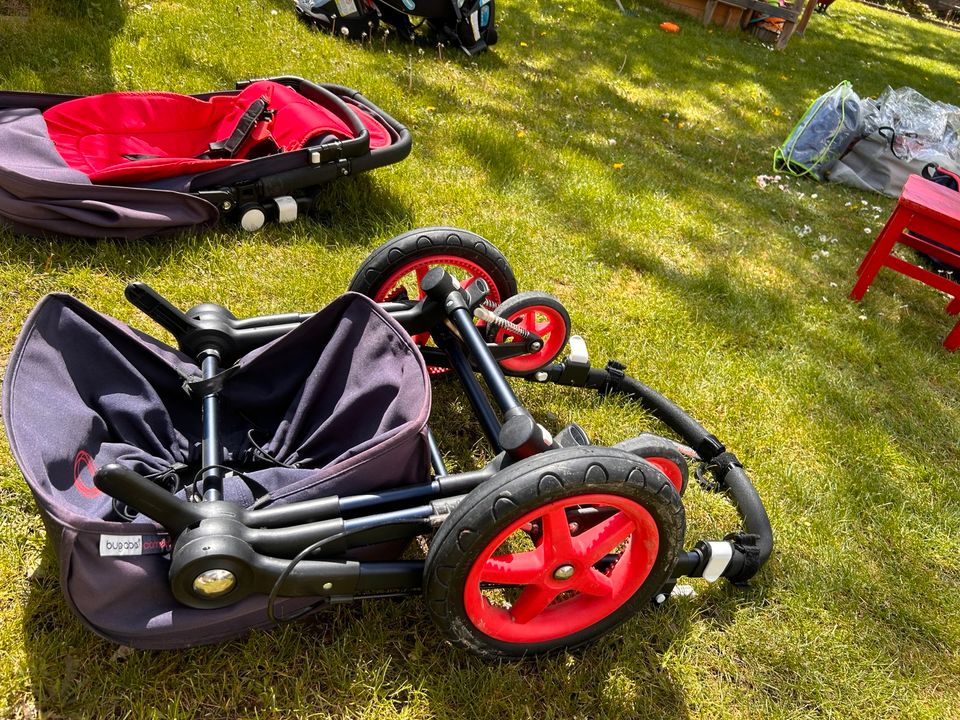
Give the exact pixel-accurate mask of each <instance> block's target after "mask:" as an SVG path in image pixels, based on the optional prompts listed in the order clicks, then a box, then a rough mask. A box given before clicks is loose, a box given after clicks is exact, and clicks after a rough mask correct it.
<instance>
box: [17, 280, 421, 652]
mask: <svg viewBox="0 0 960 720" xmlns="http://www.w3.org/2000/svg"><path fill="white" fill-rule="evenodd" d="M199 377H200V370H199V368H198V367H197V365H196V364H195V363H194V362H193V361H192V360H191V359H190V358H189V357H187V356H186V355H184V354H182V353H180V352H179V351H177V350H174V349H173V348H170V347H168V346H166V345H164V344H163V343H161V342H159V341H157V340H155V339H154V338H151V337H149V336H147V335H144V334H143V333H140V332H137V331H135V330H133V329H131V328H130V327H128V326H126V325H124V324H122V323H120V322H118V321H116V320H114V319H112V318H108V317H106V316H104V315H101V314H99V313H97V312H95V311H93V310H91V309H90V308H88V307H86V306H85V305H83V304H82V303H81V302H79V301H78V300H76V299H74V298H72V297H70V296H67V295H61V294H55V295H49V296H47V297H46V298H44V299H43V300H42V301H41V302H40V303H39V304H38V306H37V307H36V308H35V309H34V311H33V312H32V313H31V315H30V317H29V318H28V320H27V322H26V324H25V327H24V329H23V331H22V333H21V335H20V338H19V339H18V341H17V344H16V346H15V348H14V351H13V354H12V355H11V358H10V363H9V366H8V370H7V374H6V377H5V379H4V386H3V418H4V422H5V424H6V428H7V433H8V436H9V440H10V445H11V448H12V450H13V454H14V457H15V458H16V459H17V462H18V464H19V465H20V468H21V470H22V471H23V474H24V476H25V478H26V480H27V483H28V484H29V486H30V488H31V490H32V491H33V493H34V496H35V497H36V500H37V503H38V505H39V506H40V509H41V511H42V514H43V515H44V520H45V522H46V524H47V527H48V529H49V531H50V536H51V539H52V540H53V541H54V542H55V543H56V544H57V545H58V552H59V559H60V564H61V574H62V580H63V588H64V592H65V594H66V595H67V598H68V600H69V601H70V603H71V605H72V606H73V607H74V608H75V610H76V611H77V612H78V613H79V614H80V616H81V617H82V618H83V619H84V620H85V621H86V622H87V624H89V625H90V626H91V627H92V628H93V629H95V630H96V631H97V632H99V633H100V634H102V635H104V636H105V637H108V638H110V639H113V640H115V641H118V642H123V643H126V644H130V645H134V646H137V647H144V648H167V647H182V646H186V645H195V644H201V643H207V642H215V641H219V640H222V639H224V638H226V637H230V636H233V635H236V634H238V633H240V632H243V631H244V630H246V629H249V628H251V627H254V626H259V625H263V624H266V623H267V618H266V615H265V612H264V598H262V597H255V598H251V599H249V600H247V601H245V602H243V603H241V604H238V605H236V606H233V607H229V608H225V609H222V610H194V609H191V608H186V607H183V606H181V605H179V604H178V603H177V602H176V601H175V600H174V598H173V596H172V595H171V593H170V591H169V588H168V581H167V571H168V567H169V560H168V558H167V556H166V555H164V554H162V552H161V551H162V550H163V549H164V546H163V543H164V542H165V541H164V533H163V530H162V528H160V527H158V526H156V525H155V524H154V523H152V522H151V521H149V520H148V519H146V518H143V517H141V518H139V519H138V521H137V522H135V523H122V522H115V521H113V518H114V516H113V515H112V514H111V512H112V501H111V499H110V498H109V497H106V496H104V495H103V494H101V493H100V492H99V491H98V490H97V489H96V488H95V487H94V485H93V483H92V476H93V473H94V472H95V471H96V469H97V468H99V467H103V466H104V465H106V464H107V463H110V462H119V463H120V464H121V465H124V466H125V467H128V468H131V469H133V470H136V471H137V472H140V473H143V474H149V473H157V472H162V471H163V470H165V469H167V468H170V467H171V466H172V465H174V464H176V463H184V464H186V465H188V466H189V467H190V470H189V472H188V473H187V477H186V479H187V480H188V481H189V480H190V479H192V473H193V472H195V471H196V470H197V469H198V468H199V457H200V455H199V452H200V447H199V443H200V438H201V422H200V403H199V400H198V399H195V398H191V397H190V396H189V395H188V394H187V392H186V391H185V390H184V388H183V384H184V381H185V380H189V379H198V378H199ZM429 409H430V386H429V377H428V375H427V371H426V368H425V367H424V364H423V360H422V358H421V356H420V354H419V352H418V351H417V350H416V349H415V347H414V346H413V345H412V343H411V341H410V339H409V338H408V337H407V335H406V333H404V332H403V330H402V329H401V328H400V327H399V325H397V324H396V323H395V322H394V321H393V320H392V319H391V318H390V317H389V316H387V315H386V314H385V313H384V312H383V311H381V310H380V309H379V308H378V307H377V306H376V305H375V304H374V303H373V302H372V301H370V300H368V299H367V298H365V297H363V296H360V295H356V294H348V295H344V296H343V297H341V298H339V299H337V300H335V301H334V302H333V303H331V304H330V305H329V306H327V307H326V308H325V309H323V310H322V311H320V312H319V313H317V314H316V315H315V316H313V317H312V318H311V319H310V320H308V321H306V322H304V323H303V324H302V325H301V326H299V327H298V328H296V329H294V330H293V331H291V332H290V333H288V334H287V335H285V336H284V337H282V338H280V339H278V340H276V341H274V342H272V343H270V344H269V345H266V346H264V347H262V348H260V349H258V350H256V351H254V352H251V353H249V354H247V355H246V356H244V357H243V358H241V359H240V360H239V361H238V362H237V364H236V368H235V369H234V371H233V374H232V375H230V377H229V379H228V380H227V382H226V385H225V387H224V390H223V393H222V401H221V414H222V441H223V445H224V453H225V457H226V460H227V463H228V464H230V465H231V466H236V467H237V468H238V469H241V470H246V471H247V473H246V474H247V475H248V476H249V478H250V480H251V481H252V484H253V485H254V487H255V488H257V489H258V492H259V491H260V489H261V488H262V490H266V491H268V492H269V493H270V496H271V498H273V499H272V500H271V502H276V503H287V502H295V501H298V500H304V499H309V498H314V497H321V496H325V495H331V494H339V495H347V494H356V493H364V492H369V491H372V490H375V489H378V488H383V487H391V486H396V485H403V484H409V483H414V482H422V481H424V480H425V479H426V478H427V454H426V450H425V441H424V436H425V432H426V430H425V428H426V422H427V417H428V414H429ZM251 431H252V434H253V439H254V440H255V441H256V443H257V444H258V445H260V447H261V448H262V449H263V450H264V451H266V453H267V454H269V455H271V456H272V457H273V458H275V459H276V460H277V461H279V463H282V464H283V465H288V466H291V467H283V466H281V465H277V464H268V463H264V462H263V461H262V460H259V461H258V460H257V459H256V456H255V453H254V449H255V448H254V446H253V445H252V444H251V442H250V439H249V437H248V434H249V433H250V432H251ZM224 493H225V495H226V497H227V499H232V500H233V501H235V502H239V503H241V504H245V505H246V504H249V503H250V502H251V501H252V499H253V492H252V491H251V488H250V483H248V482H246V481H243V480H240V479H239V478H237V477H228V478H226V480H225V485H224ZM123 536H138V537H139V538H140V541H141V542H142V544H143V546H144V548H146V547H147V545H151V544H152V547H153V548H154V550H156V551H157V552H156V553H155V554H143V555H137V556H124V557H111V556H106V557H102V556H101V542H103V541H104V538H106V539H111V538H117V537H123ZM302 602H303V601H302V600H295V601H288V603H293V604H294V605H296V604H301V603H302Z"/></svg>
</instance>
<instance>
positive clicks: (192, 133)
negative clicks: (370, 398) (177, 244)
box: [0, 76, 411, 238]
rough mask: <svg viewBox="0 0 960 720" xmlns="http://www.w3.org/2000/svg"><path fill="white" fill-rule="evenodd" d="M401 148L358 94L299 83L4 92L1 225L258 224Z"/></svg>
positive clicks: (126, 234)
mask: <svg viewBox="0 0 960 720" xmlns="http://www.w3.org/2000/svg"><path fill="white" fill-rule="evenodd" d="M410 146H411V138H410V132H409V131H408V130H407V129H406V128H405V127H404V126H403V125H402V124H400V123H399V122H398V121H396V120H394V119H393V118H392V117H390V115H388V114H387V113H386V112H384V111H383V110H381V109H380V108H378V107H377V106H376V105H374V104H373V103H372V102H370V101H369V100H367V99H366V98H365V97H363V95H361V94H360V93H359V92H357V91H356V90H351V89H350V88H346V87H342V86H340V85H332V84H323V85H319V84H315V83H312V82H309V81H307V80H304V79H303V78H298V77H288V76H283V77H275V78H269V79H268V80H256V81H245V82H240V83H238V84H237V89H236V90H222V91H217V92H211V93H201V94H198V95H176V94H173V93H162V92H161V93H108V94H106V95H95V96H89V97H77V96H72V95H51V94H47V93H27V92H0V225H7V226H10V227H11V228H13V229H14V230H15V231H17V232H21V233H27V234H31V235H42V234H47V233H56V234H60V235H70V236H79V237H123V238H138V237H143V236H146V235H152V234H157V233H161V232H170V231H174V230H182V229H201V228H205V227H210V226H212V225H215V224H216V223H217V222H218V221H220V220H222V219H227V220H230V221H234V222H240V223H241V224H242V225H243V226H244V227H245V228H246V229H256V227H259V226H260V225H262V224H263V222H269V221H272V220H276V221H279V222H288V221H290V220H293V219H296V217H297V216H298V215H299V214H301V213H303V212H308V211H310V210H311V209H312V208H313V207H314V203H315V201H316V199H317V198H318V197H319V196H320V195H321V194H322V193H323V186H324V185H325V184H326V183H328V182H331V181H332V180H335V179H337V178H342V177H346V176H349V175H354V174H356V173H360V172H365V171H367V170H372V169H374V168H378V167H383V166H385V165H389V164H391V163H395V162H399V161H400V160H403V159H404V158H405V157H406V156H407V155H408V154H409V153H410ZM250 218H254V219H255V221H254V222H250Z"/></svg>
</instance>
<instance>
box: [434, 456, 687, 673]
mask: <svg viewBox="0 0 960 720" xmlns="http://www.w3.org/2000/svg"><path fill="white" fill-rule="evenodd" d="M684 528H685V524H684V512H683V506H682V504H681V502H680V496H679V495H678V494H677V492H676V490H675V489H674V487H673V484H672V483H671V482H670V480H669V479H668V478H667V477H666V476H665V475H664V474H663V473H662V472H661V471H660V470H658V469H657V468H656V467H654V466H653V465H651V464H650V463H648V462H646V461H644V460H643V459H641V458H638V457H636V456H635V455H632V454H630V453H628V452H625V451H623V450H618V449H616V448H605V447H592V446H587V447H575V448H563V449H559V450H555V451H548V452H545V453H542V454H540V455H536V456H534V457H531V458H528V459H526V460H523V461H521V462H519V463H516V464H515V465H511V466H510V467H508V468H506V469H504V470H502V471H501V472H500V473H498V474H497V475H496V476H494V478H492V479H491V480H489V481H488V482H486V483H484V484H483V485H481V486H479V487H478V488H477V489H475V490H474V491H473V492H471V493H470V494H469V495H467V497H466V498H464V500H463V501H462V502H461V503H460V504H459V505H458V506H457V508H456V509H455V510H454V511H453V513H451V515H450V517H449V518H447V520H446V521H445V522H444V523H443V525H441V527H440V530H439V531H438V532H437V534H436V536H435V538H434V540H433V542H432V543H431V546H430V552H429V554H428V556H427V561H426V567H425V577H424V592H425V594H426V599H427V608H428V611H429V613H430V615H431V616H432V617H433V619H434V620H435V621H436V622H437V624H438V625H439V626H440V627H441V628H442V629H443V630H444V631H445V632H446V633H447V635H448V637H449V638H450V639H451V640H452V641H453V642H454V643H455V644H457V645H459V646H461V647H464V648H466V649H468V650H471V651H472V652H474V653H476V654H478V655H481V656H483V657H487V658H491V659H494V658H514V657H521V656H524V655H535V654H540V653H547V652H553V651H557V650H561V649H565V648H573V647H576V646H578V645H582V644H584V643H588V642H590V641H592V640H594V639H596V638H598V637H600V636H601V635H603V634H604V633H606V632H608V631H609V630H611V629H613V628H614V627H616V626H617V625H619V624H620V623H622V622H624V621H625V620H627V619H628V618H629V617H630V616H631V615H633V613H634V612H636V611H637V610H638V609H639V608H640V607H642V606H644V605H645V604H647V603H648V601H649V600H650V598H651V597H653V595H654V594H655V593H656V592H657V591H659V590H660V589H661V588H662V587H663V586H664V584H665V583H666V582H668V581H669V579H670V574H671V570H672V569H673V565H674V563H675V561H676V558H677V555H678V553H679V552H680V550H681V547H682V542H683V535H684Z"/></svg>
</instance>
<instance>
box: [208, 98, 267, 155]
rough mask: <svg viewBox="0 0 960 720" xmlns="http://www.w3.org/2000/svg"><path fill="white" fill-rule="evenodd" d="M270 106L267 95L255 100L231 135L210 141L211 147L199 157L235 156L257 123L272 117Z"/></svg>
mask: <svg viewBox="0 0 960 720" xmlns="http://www.w3.org/2000/svg"><path fill="white" fill-rule="evenodd" d="M268 106H269V102H268V100H267V98H265V97H261V98H260V99H259V100H254V101H253V104H251V105H250V107H249V108H247V110H246V112H244V113H243V115H241V116H240V120H239V121H238V122H237V126H236V127H235V128H234V129H233V132H232V133H230V136H229V137H228V138H226V139H225V140H218V141H217V142H212V143H210V149H209V150H207V152H205V153H203V154H202V155H200V156H199V157H201V158H203V159H211V160H219V159H222V158H232V157H234V156H235V155H236V154H237V151H238V150H239V149H240V147H241V146H242V145H243V143H244V142H245V141H246V139H247V138H248V137H250V133H252V132H253V130H254V128H256V127H257V124H258V123H260V121H262V120H268V119H269V118H270V117H272V115H273V111H272V110H270V109H269V107H268Z"/></svg>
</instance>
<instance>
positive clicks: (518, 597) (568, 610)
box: [464, 493, 660, 642]
mask: <svg viewBox="0 0 960 720" xmlns="http://www.w3.org/2000/svg"><path fill="white" fill-rule="evenodd" d="M583 507H587V508H590V509H592V510H596V511H597V512H603V511H605V510H607V511H608V512H609V510H612V511H613V514H611V515H609V517H607V518H606V519H605V520H603V521H602V522H600V523H599V524H597V525H595V526H594V527H591V528H589V529H588V530H585V531H583V532H581V533H577V532H576V531H575V528H576V524H575V523H571V522H570V521H569V520H568V517H567V512H568V510H575V509H582V508H583ZM534 523H536V524H537V525H538V526H539V527H540V528H541V530H540V533H539V534H540V541H539V543H538V544H537V546H536V547H534V548H532V549H526V550H522V549H521V550H512V548H514V547H516V546H517V545H522V543H523V541H524V539H527V542H529V539H528V537H527V535H526V534H525V533H524V531H523V529H522V528H523V527H524V526H525V525H531V524H534ZM572 529H573V531H572ZM659 545H660V543H659V532H658V530H657V525H656V523H655V522H654V520H653V518H652V517H651V516H650V513H649V512H647V510H646V509H645V508H644V507H643V506H642V505H640V504H639V503H637V502H634V501H633V500H630V499H628V498H624V497H619V496H616V495H609V494H601V493H590V494H585V495H575V496H573V497H570V498H567V499H563V500H555V501H553V502H551V503H547V504H546V505H544V506H542V507H540V508H537V509H536V510H533V511H531V512H529V513H527V514H526V515H523V516H522V517H520V518H519V519H518V520H515V521H514V522H512V523H511V524H510V525H508V526H507V527H506V528H504V530H502V531H501V532H500V533H499V534H498V535H497V536H496V537H495V538H494V539H493V540H492V541H491V542H490V543H489V544H488V545H487V547H486V548H484V550H483V551H482V552H481V553H480V555H479V557H478V558H477V560H476V561H475V562H474V564H473V567H472V568H471V569H470V573H469V575H467V583H466V586H465V588H464V606H465V608H466V611H467V617H469V618H470V620H471V621H472V622H473V624H474V625H475V626H476V627H477V629H479V630H480V631H482V632H484V633H486V634H487V635H489V636H490V637H492V638H496V639H498V640H505V641H507V642H544V641H549V640H556V639H557V638H562V637H564V636H566V635H569V634H570V633H573V632H578V631H580V630H583V629H585V628H588V627H590V626H591V625H593V624H594V623H596V622H599V621H600V620H602V619H603V618H605V617H606V616H607V615H609V614H610V613H612V612H613V611H615V610H616V609H617V608H619V607H620V606H621V605H623V604H624V603H625V602H626V601H627V600H629V599H630V598H631V597H633V594H634V593H635V592H636V591H637V590H638V589H639V588H640V586H641V585H642V584H643V581H644V580H646V579H647V576H648V575H649V574H650V569H651V568H652V567H653V563H654V561H655V560H656V557H657V549H658V548H659ZM607 556H613V557H615V558H616V559H615V560H614V561H613V562H612V564H608V563H605V562H604V561H605V559H606V558H607ZM605 565H607V566H606V567H605ZM488 584H493V585H496V586H507V587H506V589H504V588H501V587H496V588H492V589H486V590H485V589H484V586H485V585H488Z"/></svg>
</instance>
